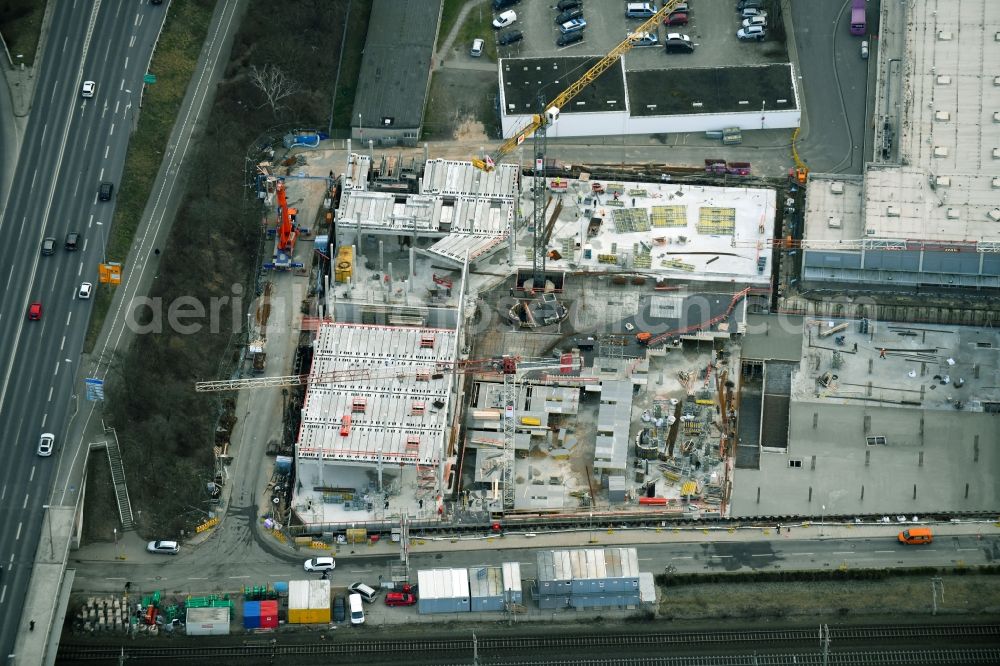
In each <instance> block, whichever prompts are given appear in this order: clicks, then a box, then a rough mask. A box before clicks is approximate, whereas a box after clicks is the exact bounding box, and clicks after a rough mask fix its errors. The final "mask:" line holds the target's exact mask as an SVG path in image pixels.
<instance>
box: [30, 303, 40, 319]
mask: <svg viewBox="0 0 1000 666" xmlns="http://www.w3.org/2000/svg"><path fill="white" fill-rule="evenodd" d="M41 318H42V304H41V303H32V304H31V307H29V308H28V319H30V320H31V321H38V320H39V319H41Z"/></svg>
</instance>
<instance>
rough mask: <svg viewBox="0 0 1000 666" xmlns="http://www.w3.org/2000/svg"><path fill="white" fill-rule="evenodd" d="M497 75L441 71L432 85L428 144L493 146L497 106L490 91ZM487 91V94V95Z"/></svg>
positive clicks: (426, 125)
mask: <svg viewBox="0 0 1000 666" xmlns="http://www.w3.org/2000/svg"><path fill="white" fill-rule="evenodd" d="M490 82H493V83H494V84H495V83H496V73H495V72H484V71H477V70H468V69H439V70H438V71H436V72H435V73H434V77H433V79H432V81H431V90H430V94H429V95H428V97H427V109H426V112H425V114H424V115H425V120H424V136H423V139H427V140H435V139H436V140H453V141H462V142H475V141H482V142H483V143H485V144H486V145H491V144H492V141H493V139H491V138H490V137H491V136H492V137H495V136H497V128H496V127H495V124H496V121H495V115H496V114H495V113H494V110H493V109H494V104H495V102H496V95H495V94H494V93H493V92H491V91H490V85H489V84H490ZM484 91H486V92H484Z"/></svg>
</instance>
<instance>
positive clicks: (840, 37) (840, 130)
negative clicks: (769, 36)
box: [790, 0, 879, 173]
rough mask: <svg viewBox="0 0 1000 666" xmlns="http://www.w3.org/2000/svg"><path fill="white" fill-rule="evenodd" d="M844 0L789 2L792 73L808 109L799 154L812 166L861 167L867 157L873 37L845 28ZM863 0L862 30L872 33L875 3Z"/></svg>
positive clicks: (853, 170) (834, 170)
mask: <svg viewBox="0 0 1000 666" xmlns="http://www.w3.org/2000/svg"><path fill="white" fill-rule="evenodd" d="M850 4H851V3H850V0H829V1H824V2H798V1H795V2H791V3H790V5H791V9H792V22H793V26H794V32H795V43H796V46H797V51H798V71H797V74H798V75H799V76H800V77H801V78H800V79H799V84H800V90H801V93H802V95H803V96H804V98H805V113H806V114H807V115H808V119H805V118H804V120H803V123H804V127H803V130H804V134H803V138H802V140H801V141H800V144H799V154H800V155H801V156H802V159H803V160H804V161H805V162H806V164H807V165H808V166H809V168H810V170H812V171H816V172H823V173H827V172H828V173H861V169H862V167H863V166H864V159H871V146H870V145H868V144H869V143H870V140H868V141H866V130H867V127H868V125H869V123H868V122H867V118H868V116H870V114H871V108H870V107H871V105H870V104H869V103H868V101H867V100H868V97H869V94H868V91H869V78H870V77H871V80H872V84H874V63H875V62H876V57H877V56H876V43H877V42H876V41H875V40H873V39H872V37H871V35H870V34H869V35H868V36H864V37H860V36H854V35H852V34H850V31H849V29H848V25H847V24H848V15H849V14H850ZM868 4H869V8H868V30H869V33H873V32H874V31H875V29H876V27H875V26H876V23H875V22H876V21H877V19H878V6H879V3H878V2H877V1H875V0H872V1H871V2H869V3H868ZM862 40H868V43H869V53H870V55H869V59H868V60H862V58H861V42H862ZM869 65H871V66H869Z"/></svg>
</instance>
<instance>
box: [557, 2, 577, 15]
mask: <svg viewBox="0 0 1000 666" xmlns="http://www.w3.org/2000/svg"><path fill="white" fill-rule="evenodd" d="M581 5H583V2H582V1H581V0H559V2H558V3H556V9H558V10H559V11H561V12H564V11H566V10H567V9H576V8H577V7H579V6H581Z"/></svg>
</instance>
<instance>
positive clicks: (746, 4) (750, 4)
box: [736, 0, 764, 11]
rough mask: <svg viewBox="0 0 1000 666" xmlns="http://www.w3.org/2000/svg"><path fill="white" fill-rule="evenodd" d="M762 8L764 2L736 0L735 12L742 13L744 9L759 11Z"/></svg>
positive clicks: (760, 0)
mask: <svg viewBox="0 0 1000 666" xmlns="http://www.w3.org/2000/svg"><path fill="white" fill-rule="evenodd" d="M763 6H764V0H737V2H736V10H737V11H743V10H744V9H760V8H761V7H763Z"/></svg>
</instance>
